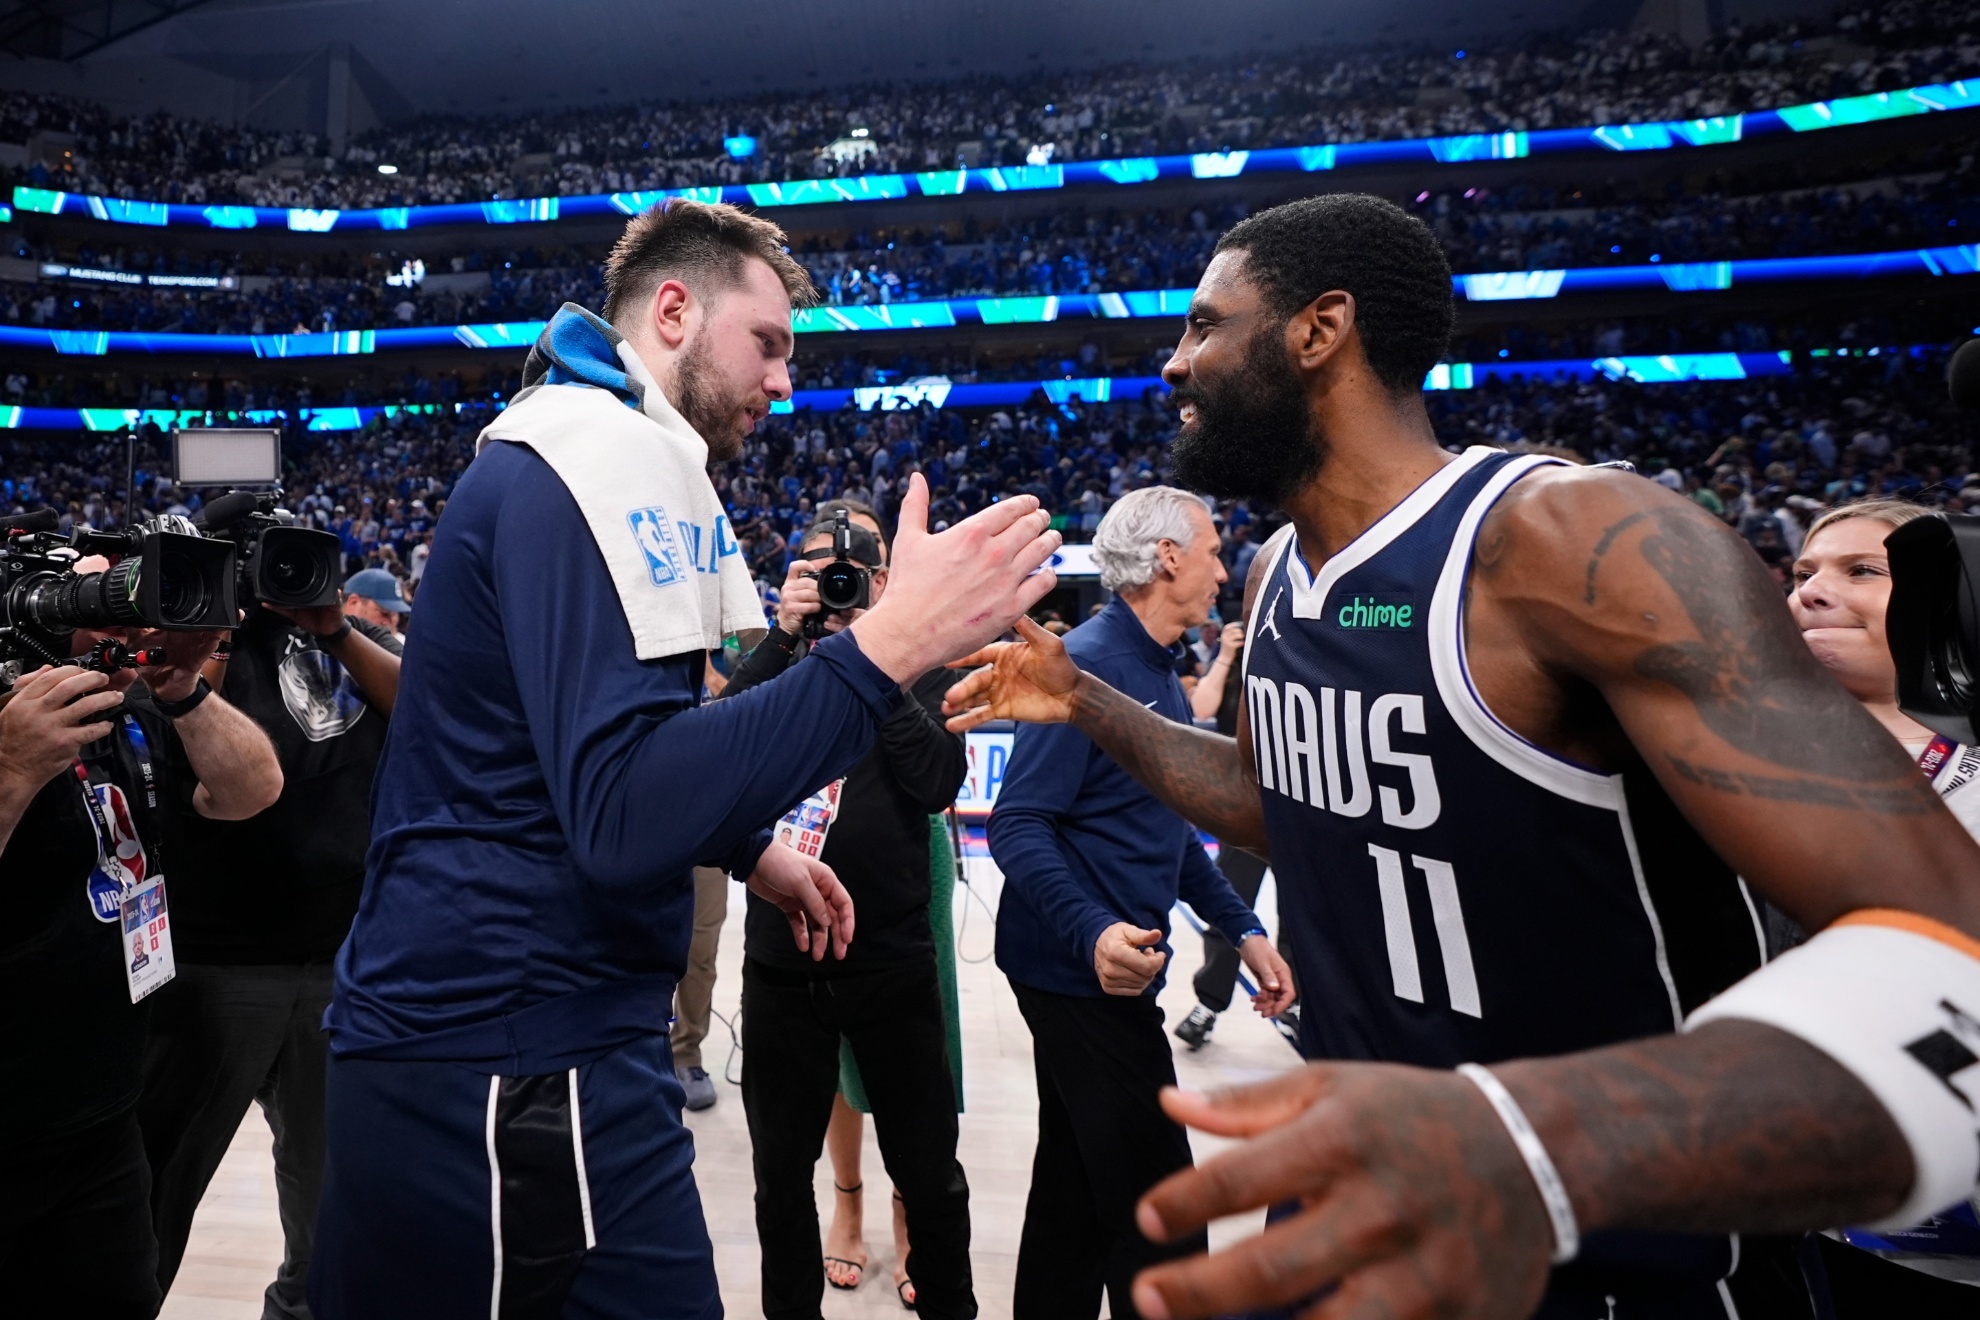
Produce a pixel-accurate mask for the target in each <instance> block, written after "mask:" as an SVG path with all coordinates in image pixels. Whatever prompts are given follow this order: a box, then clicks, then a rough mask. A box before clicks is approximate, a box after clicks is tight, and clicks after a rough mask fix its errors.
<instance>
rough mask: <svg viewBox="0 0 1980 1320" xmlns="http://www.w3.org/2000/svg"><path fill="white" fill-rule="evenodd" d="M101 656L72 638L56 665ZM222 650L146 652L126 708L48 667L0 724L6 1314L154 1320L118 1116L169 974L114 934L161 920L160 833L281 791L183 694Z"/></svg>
mask: <svg viewBox="0 0 1980 1320" xmlns="http://www.w3.org/2000/svg"><path fill="white" fill-rule="evenodd" d="M86 562H87V561H82V562H81V563H79V564H78V568H79V569H80V568H82V567H83V564H84V563H86ZM108 636H110V635H109V634H103V633H84V632H77V633H74V634H72V635H71V640H72V646H73V653H75V654H81V653H82V652H83V651H85V650H87V649H88V648H89V647H90V646H91V645H93V644H94V643H95V642H96V641H98V640H99V639H103V638H105V637H108ZM118 636H119V637H122V634H118ZM220 636H221V634H219V633H213V632H163V633H153V634H147V635H146V636H144V637H143V638H142V639H141V641H142V643H143V644H144V645H145V646H149V647H161V648H162V649H163V651H164V657H165V658H164V662H163V663H161V664H155V665H151V666H148V667H146V668H145V669H143V670H142V671H139V672H140V675H141V676H142V678H143V679H144V682H145V685H146V687H147V688H148V692H145V691H129V692H127V691H126V689H129V688H130V686H131V683H132V682H133V679H134V677H135V675H133V673H132V672H131V671H130V670H122V671H118V672H116V673H111V674H104V673H99V672H96V671H93V670H89V669H81V668H71V667H69V666H66V665H65V666H59V667H48V668H42V669H37V670H35V671H33V672H31V673H29V674H27V675H26V676H24V677H23V678H22V679H20V681H19V682H17V683H16V684H15V685H14V687H13V690H12V692H11V693H10V694H9V695H8V696H7V697H6V698H5V704H4V706H0V893H4V894H5V895H6V896H7V910H8V920H7V923H6V926H5V928H4V930H0V1005H4V1007H0V1296H4V1297H5V1298H6V1299H7V1305H8V1306H9V1308H17V1311H14V1312H12V1313H18V1314H21V1315H35V1316H40V1315H78V1316H80V1315H87V1316H91V1317H107V1318H110V1320H115V1318H117V1317H124V1316H131V1317H147V1318H148V1317H150V1316H151V1315H153V1314H155V1313H156V1311H157V1309H158V1304H159V1300H160V1293H159V1288H158V1283H157V1279H156V1277H155V1276H154V1272H153V1265H154V1263H155V1252H156V1244H155V1241H154V1238H153V1236H152V1228H151V1214H150V1208H149V1200H148V1198H149V1192H150V1181H151V1180H150V1174H149V1170H148V1168H147V1166H146V1163H145V1154H144V1147H143V1144H142V1139H141V1137H140V1135H139V1130H138V1124H137V1119H136V1115H135V1112H134V1106H135V1104H136V1101H137V1096H138V1076H139V1055H140V1051H141V1048H142V1043H143V1039H144V1032H145V1021H146V1018H147V1016H148V1015H149V1010H150V1006H151V1000H149V999H144V998H142V996H143V995H144V994H146V993H147V992H148V990H149V989H150V988H152V987H154V986H155V985H156V984H157V982H158V977H159V976H160V975H161V974H163V975H169V974H170V968H171V964H172V958H171V940H170V937H169V935H167V934H166V933H165V932H164V931H163V930H162V929H159V930H156V931H155V932H154V931H153V930H152V929H151V924H150V923H149V922H147V924H145V925H138V926H137V927H136V931H135V933H136V934H137V935H138V936H139V937H140V942H139V943H138V945H137V951H136V956H135V957H134V956H133V953H132V949H133V945H132V942H131V939H130V938H129V937H128V936H127V934H126V926H127V925H128V924H131V923H132V922H133V921H137V920H145V919H146V918H147V917H149V916H150V915H151V914H156V916H157V917H161V918H162V917H165V916H166V915H167V912H168V909H167V908H166V906H165V903H164V902H163V901H162V897H161V891H160V890H159V889H158V888H157V887H156V884H155V882H156V881H157V880H158V879H159V878H160V877H162V876H163V875H164V870H163V868H164V866H166V865H167V864H170V865H174V866H176V865H177V863H178V861H179V860H180V858H179V857H178V856H177V854H176V853H175V852H173V851H170V850H169V849H168V848H167V846H166V837H167V834H168V832H169V831H168V828H167V825H166V817H167V816H168V815H170V814H171V813H173V812H174V811H189V812H190V813H196V814H197V815H198V816H200V817H202V818H208V819H239V818H242V817H246V816H251V815H253V814H254V813H256V812H258V811H260V810H262V809H263V808H264V807H266V806H267V805H268V804H269V803H270V802H273V801H274V800H275V797H276V795H277V794H278V793H279V792H280V791H281V785H282V772H281V770H280V768H279V767H278V766H277V765H276V762H275V754H274V751H273V749H272V748H271V747H270V746H269V744H268V739H267V738H266V737H265V736H264V735H263V734H262V733H261V731H260V730H259V729H257V728H256V727H255V726H254V724H253V722H252V721H250V720H249V719H247V718H246V717H245V716H244V715H242V714H241V713H240V712H239V711H237V710H235V709H234V708H233V707H231V706H229V705H228V704H227V703H226V701H224V700H222V699H221V698H220V697H219V696H218V695H217V694H214V693H213V692H212V691H211V689H210V688H209V686H208V685H207V684H206V683H205V682H204V681H203V680H202V679H201V677H200V672H199V662H200V661H201V660H202V659H203V658H204V657H205V656H206V655H207V654H208V653H209V652H211V651H212V649H213V647H214V645H215V643H216V641H217V640H218V638H219V637H220ZM177 892H178V891H177V889H176V887H174V888H173V890H172V891H171V896H172V897H173V898H174V899H176V896H177ZM177 915H178V914H177V911H176V908H172V909H169V917H170V920H171V924H172V925H173V926H174V927H176V919H177ZM157 924H158V925H160V926H162V925H163V923H162V922H159V923H157ZM154 936H155V938H156V939H157V940H158V944H156V945H147V943H146V942H144V941H145V940H146V939H148V938H151V937H154ZM160 946H162V947H160ZM134 1000H135V1001H138V1002H134Z"/></svg>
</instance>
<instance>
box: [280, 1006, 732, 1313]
mask: <svg viewBox="0 0 1980 1320" xmlns="http://www.w3.org/2000/svg"><path fill="white" fill-rule="evenodd" d="M681 1099H682V1093H681V1086H680V1083H679V1082H678V1081H677V1080H676V1079H675V1077H674V1066H673V1057H672V1055H671V1054H670V1052H669V1050H668V1047H667V1038H666V1037H665V1036H653V1037H650V1038H648V1039H646V1040H642V1041H639V1042H637V1043H635V1044H632V1045H628V1046H626V1047H624V1048H622V1049H619V1050H616V1051H614V1052H613V1053H611V1054H608V1055H606V1056H604V1057H603V1058H600V1059H595V1060H593V1061H592V1062H590V1063H587V1064H584V1065H582V1066H580V1067H578V1068H574V1069H571V1070H570V1071H568V1072H562V1073H551V1074H548V1075H545V1076H541V1077H491V1076H489V1075H488V1074H487V1073H484V1072H477V1071H475V1070H474V1069H472V1068H470V1067H467V1066H465V1065H461V1064H453V1063H427V1062H385V1061H381V1060H375V1059H337V1058H335V1057H332V1059H331V1061H330V1069H329V1090H328V1128H329V1154H328V1158H327V1161H326V1165H325V1168H324V1178H323V1202H322V1206H321V1209H320V1210H319V1211H318V1217H317V1229H316V1256H315V1259H314V1261H313V1262H312V1266H311V1270H310V1277H309V1303H310V1309H311V1310H312V1311H313V1312H314V1313H315V1315H316V1317H317V1320H394V1318H395V1317H401V1316H403V1317H407V1320H412V1318H413V1317H418V1318H419V1320H539V1318H541V1320H550V1318H551V1317H559V1316H562V1317H569V1318H570V1320H606V1318H607V1317H631V1316H639V1317H642V1318H645V1317H657V1318H661V1320H720V1318H721V1315H722V1303H721V1300H720V1298H719V1297H718V1296H717V1294H716V1288H715V1263H714V1257H713V1254H712V1252H711V1250H710V1248H709V1243H708V1230H707V1227H706V1225H705V1224H704V1222H703V1220H702V1214H701V1197H700V1194H699V1193H698V1192H697V1191H696V1190H695V1184H694V1173H693V1168H692V1165H693V1160H694V1138H693V1136H692V1135H691V1134H690V1133H689V1132H688V1130H687V1129H686V1128H685V1127H684V1126H682V1124H681Z"/></svg>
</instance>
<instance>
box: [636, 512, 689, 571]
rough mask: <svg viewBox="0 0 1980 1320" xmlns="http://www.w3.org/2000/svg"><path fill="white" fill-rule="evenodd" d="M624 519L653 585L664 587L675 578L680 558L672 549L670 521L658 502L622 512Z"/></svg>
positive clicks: (672, 531) (679, 569) (672, 527)
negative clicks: (626, 512) (625, 513)
mask: <svg viewBox="0 0 1980 1320" xmlns="http://www.w3.org/2000/svg"><path fill="white" fill-rule="evenodd" d="M626 521H627V522H629V523H631V524H632V530H633V540H635V541H637V542H639V549H640V553H641V554H643V555H645V556H646V571H647V574H648V575H649V576H650V577H652V579H653V585H654V586H656V587H664V586H666V585H667V584H668V583H670V582H674V581H678V580H679V579H680V576H681V561H680V556H679V555H678V553H677V552H676V551H675V549H674V524H673V521H672V520H671V519H669V518H668V517H667V511H666V510H665V509H663V508H660V507H659V506H658V505H656V506H654V507H653V508H651V509H634V510H633V511H632V512H631V513H629V514H627V515H626Z"/></svg>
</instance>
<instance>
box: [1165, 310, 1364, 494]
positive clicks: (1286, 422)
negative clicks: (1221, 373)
mask: <svg viewBox="0 0 1980 1320" xmlns="http://www.w3.org/2000/svg"><path fill="white" fill-rule="evenodd" d="M1169 401H1170V402H1171V403H1173V404H1176V405H1178V406H1180V405H1181V404H1183V403H1193V404H1195V405H1196V420H1195V421H1194V422H1191V423H1189V424H1187V425H1185V426H1183V427H1182V428H1181V429H1179V430H1178V431H1177V432H1176V437H1175V439H1174V440H1173V441H1172V442H1171V443H1170V445H1169V459H1170V462H1171V463H1172V464H1173V466H1174V469H1175V479H1176V480H1177V481H1178V482H1180V483H1181V484H1182V485H1184V486H1187V487H1188V488H1189V489H1191V490H1194V491H1199V492H1201V493H1202V494H1205V495H1209V496H1211V497H1213V498H1215V499H1220V500H1233V499H1241V500H1260V501H1263V502H1265V503H1268V504H1274V505H1277V504H1283V503H1285V501H1286V499H1287V498H1288V497H1289V496H1291V495H1292V494H1293V492H1295V491H1297V490H1298V489H1299V488H1300V487H1301V486H1303V485H1305V484H1306V483H1307V482H1308V481H1310V480H1312V479H1313V477H1314V476H1315V475H1317V474H1318V473H1319V471H1320V467H1321V465H1322V464H1323V463H1325V462H1326V459H1327V443H1326V439H1325V437H1323V436H1322V435H1320V434H1319V432H1318V431H1317V430H1316V429H1315V428H1314V425H1313V418H1312V414H1311V412H1310V411H1309V410H1308V407H1307V402H1306V389H1305V386H1304V385H1303V384H1302V383H1301V381H1300V379H1299V376H1298V374H1297V373H1295V372H1294V371H1293V366H1292V359H1291V357H1290V356H1289V355H1288V354H1287V352H1286V349H1285V343H1284V340H1283V338H1282V336H1281V334H1280V331H1279V330H1278V329H1277V328H1275V327H1274V328H1267V329H1265V330H1261V331H1260V332H1259V333H1258V334H1257V335H1255V336H1253V337H1252V341H1251V343H1249V344H1247V345H1246V346H1245V351H1244V367H1243V369H1242V370H1240V371H1239V372H1238V373H1237V374H1236V375H1235V376H1233V377H1231V378H1230V379H1229V380H1228V381H1225V382H1224V383H1222V384H1220V385H1217V386H1215V387H1213V388H1205V387H1204V386H1203V384H1202V383H1201V382H1193V383H1191V384H1189V385H1184V386H1182V387H1180V388H1178V389H1177V390H1175V391H1174V392H1173V393H1171V394H1170V395H1169Z"/></svg>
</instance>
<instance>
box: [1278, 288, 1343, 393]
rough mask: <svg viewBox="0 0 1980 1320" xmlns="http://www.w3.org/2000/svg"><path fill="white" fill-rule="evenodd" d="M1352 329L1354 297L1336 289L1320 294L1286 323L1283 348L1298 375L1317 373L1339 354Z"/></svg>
mask: <svg viewBox="0 0 1980 1320" xmlns="http://www.w3.org/2000/svg"><path fill="white" fill-rule="evenodd" d="M1354 326H1355V306H1354V295H1353V294H1351V293H1347V292H1345V291H1343V290H1340V289H1333V290H1330V291H1329V292H1326V293H1323V294H1321V295H1320V296H1319V297H1318V298H1315V299H1314V300H1313V301H1312V302H1310V303H1308V304H1307V305H1306V306H1304V307H1302V308H1300V309H1299V310H1298V311H1297V312H1294V313H1293V315H1292V319H1291V320H1289V321H1287V322H1286V347H1287V349H1288V350H1289V351H1290V352H1291V353H1292V358H1293V365H1294V366H1295V367H1297V368H1298V369H1299V370H1300V371H1302V372H1313V371H1319V370H1320V369H1321V368H1322V367H1324V366H1326V365H1327V364H1328V363H1329V362H1331V361H1332V360H1333V359H1334V357H1335V356H1336V355H1337V354H1338V353H1340V352H1341V350H1342V348H1343V346H1344V345H1345V344H1346V343H1347V341H1348V339H1349V338H1350V337H1352V335H1353V332H1354Z"/></svg>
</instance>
